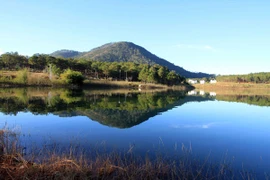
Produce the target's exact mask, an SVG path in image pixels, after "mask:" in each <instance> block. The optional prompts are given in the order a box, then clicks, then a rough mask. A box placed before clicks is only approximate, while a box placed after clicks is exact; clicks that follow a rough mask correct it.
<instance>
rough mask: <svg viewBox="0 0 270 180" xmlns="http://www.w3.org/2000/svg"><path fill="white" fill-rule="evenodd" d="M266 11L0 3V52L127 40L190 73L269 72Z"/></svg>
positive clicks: (263, 2) (237, 6) (156, 1)
mask: <svg viewBox="0 0 270 180" xmlns="http://www.w3.org/2000/svg"><path fill="white" fill-rule="evenodd" d="M269 9H270V1H269V0H252V1H251V0H237V1H233V0H226V1H225V0H220V1H215V0H204V1H201V0H193V1H189V0H182V1H178V0H168V1H163V0H148V1H141V0H136V1H134V0H131V1H124V0H121V1H120V0H115V1H109V0H100V1H86V0H76V1H71V0H65V1H64V0H58V1H54V0H47V1H36V0H27V1H19V0H12V1H5V0H0V54H1V53H4V52H10V51H18V52H19V53H20V54H23V55H29V56H30V55H33V54H34V53H48V54H49V53H52V52H54V51H55V50H59V49H72V50H78V51H89V50H91V49H92V48H95V47H97V46H100V45H102V44H106V43H108V42H118V41H130V42H134V43H135V44H138V45H140V46H143V47H144V48H146V49H147V50H149V51H150V52H152V53H154V54H156V55H157V56H159V57H161V58H164V59H166V60H168V61H170V62H172V63H174V64H175V65H179V66H181V67H184V68H185V69H188V70H191V71H195V72H196V71H197V72H199V71H200V72H207V73H214V74H242V73H251V72H263V71H268V72H269V71H270V55H269V49H270V35H269V34H270V23H269V19H270V11H269Z"/></svg>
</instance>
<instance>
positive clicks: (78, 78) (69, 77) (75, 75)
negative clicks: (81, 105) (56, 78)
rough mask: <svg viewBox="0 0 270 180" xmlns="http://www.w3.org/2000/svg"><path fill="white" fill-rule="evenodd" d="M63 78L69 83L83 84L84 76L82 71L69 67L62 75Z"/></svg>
mask: <svg viewBox="0 0 270 180" xmlns="http://www.w3.org/2000/svg"><path fill="white" fill-rule="evenodd" d="M60 77H61V79H62V80H63V81H64V82H65V83H66V84H69V85H82V84H83V80H84V77H83V75H82V73H81V72H78V71H73V70H71V69H67V70H66V71H65V72H64V73H62V74H61V75H60Z"/></svg>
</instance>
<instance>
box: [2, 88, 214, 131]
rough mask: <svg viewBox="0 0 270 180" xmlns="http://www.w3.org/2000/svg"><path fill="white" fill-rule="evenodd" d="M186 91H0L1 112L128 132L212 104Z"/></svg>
mask: <svg viewBox="0 0 270 180" xmlns="http://www.w3.org/2000/svg"><path fill="white" fill-rule="evenodd" d="M185 94H186V92H183V91H166V92H164V91H163V92H128V91H127V92H110V91H102V90H99V91H91V90H68V89H46V88H44V89H42V90H41V89H0V111H1V112H2V113H4V114H10V115H16V114H17V113H18V112H31V113H32V114H36V115H38V114H41V115H46V114H49V113H52V114H54V115H58V116H62V117H71V116H87V117H89V118H90V119H91V120H94V121H98V122H99V123H101V124H104V125H106V126H112V127H117V128H129V127H132V126H135V125H138V124H140V123H142V122H144V121H146V120H148V119H149V118H150V117H153V116H156V115H158V114H160V113H162V112H165V111H167V110H169V109H172V108H174V107H175V106H180V105H182V104H184V103H186V102H189V101H205V100H210V99H209V98H205V97H186V98H185Z"/></svg>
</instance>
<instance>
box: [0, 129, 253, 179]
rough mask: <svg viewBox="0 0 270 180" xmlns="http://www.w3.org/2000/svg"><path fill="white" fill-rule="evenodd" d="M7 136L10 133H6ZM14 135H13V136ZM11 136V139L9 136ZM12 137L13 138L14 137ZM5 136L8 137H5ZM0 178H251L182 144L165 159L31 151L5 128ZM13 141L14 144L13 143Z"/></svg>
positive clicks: (0, 135) (100, 150)
mask: <svg viewBox="0 0 270 180" xmlns="http://www.w3.org/2000/svg"><path fill="white" fill-rule="evenodd" d="M10 135H11V136H10ZM14 135H15V136H14ZM10 137H12V139H10ZM14 137H16V138H14ZM7 139H8V140H7ZM0 143H1V144H0V149H4V148H6V147H11V149H9V151H8V150H7V151H1V153H0V179H7V180H9V179H10V180H17V179H131V180H132V179H134V180H135V179H184V180H188V179H194V180H197V179H238V177H239V178H240V179H246V178H249V179H255V178H254V174H252V173H249V172H247V171H245V170H244V169H243V170H242V171H240V172H236V174H235V173H234V172H233V170H232V169H231V168H230V162H229V161H227V160H226V159H225V160H224V161H223V162H222V163H221V164H220V165H216V164H212V163H210V162H209V156H210V154H209V156H207V157H206V158H205V159H204V160H202V161H199V160H197V159H195V158H194V156H193V155H192V149H191V147H185V146H184V145H182V147H181V149H180V151H181V154H180V155H177V156H175V157H173V158H167V156H166V155H162V154H161V153H159V152H157V153H156V156H155V157H149V156H148V155H147V154H146V156H144V157H139V156H136V155H135V154H134V153H133V148H134V147H132V146H131V147H130V148H129V149H127V150H126V151H125V152H123V151H117V150H116V151H114V152H111V153H104V151H103V148H97V149H92V150H91V151H87V152H86V151H83V150H80V149H79V148H78V147H70V148H69V149H67V150H63V149H61V148H60V149H59V147H57V146H54V147H48V146H44V148H43V149H42V150H36V151H35V152H32V153H31V154H28V155H25V154H24V153H22V150H23V148H21V147H19V146H18V144H17V143H18V136H16V133H13V132H10V131H9V130H8V129H4V130H1V131H0ZM14 143H15V144H16V146H14Z"/></svg>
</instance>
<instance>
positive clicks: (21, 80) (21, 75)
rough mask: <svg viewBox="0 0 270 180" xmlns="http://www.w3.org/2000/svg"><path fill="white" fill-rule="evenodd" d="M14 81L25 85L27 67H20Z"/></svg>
mask: <svg viewBox="0 0 270 180" xmlns="http://www.w3.org/2000/svg"><path fill="white" fill-rule="evenodd" d="M15 81H16V82H17V83H19V84H24V85H26V84H27V82H28V71H27V69H22V70H20V71H19V72H18V74H17V77H16V79H15Z"/></svg>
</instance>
